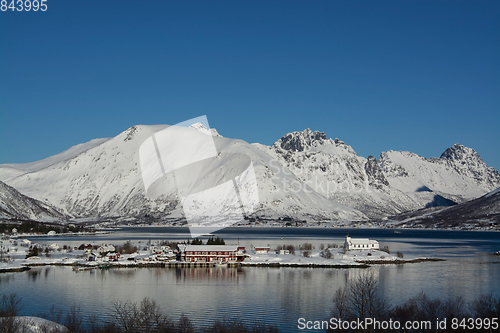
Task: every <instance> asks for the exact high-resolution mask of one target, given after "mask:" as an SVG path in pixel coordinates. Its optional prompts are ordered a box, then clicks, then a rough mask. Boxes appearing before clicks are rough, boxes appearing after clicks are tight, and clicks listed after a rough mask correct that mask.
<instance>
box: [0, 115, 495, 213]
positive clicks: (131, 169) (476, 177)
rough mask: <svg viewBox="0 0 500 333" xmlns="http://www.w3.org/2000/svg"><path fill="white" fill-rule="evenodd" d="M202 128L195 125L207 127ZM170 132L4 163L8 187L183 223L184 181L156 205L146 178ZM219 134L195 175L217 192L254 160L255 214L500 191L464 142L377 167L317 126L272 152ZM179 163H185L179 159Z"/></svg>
mask: <svg viewBox="0 0 500 333" xmlns="http://www.w3.org/2000/svg"><path fill="white" fill-rule="evenodd" d="M195 125H196V124H195ZM199 125H200V126H192V128H193V129H196V130H199V131H206V130H207V128H205V127H204V126H203V125H201V124H199ZM167 127H168V125H156V126H143V125H140V126H133V127H131V128H129V129H127V130H126V131H124V132H122V133H121V134H119V135H117V136H116V137H114V138H110V139H96V140H92V141H90V142H88V143H85V144H81V145H78V146H75V147H73V148H70V149H69V150H67V151H65V152H63V153H61V154H58V155H55V156H52V157H49V158H47V159H45V160H42V161H38V162H33V163H27V164H3V165H0V180H2V181H4V182H5V183H6V184H8V185H10V186H12V187H14V188H15V189H16V190H18V191H19V192H21V193H23V194H24V195H27V196H30V197H32V198H35V199H38V200H43V202H48V203H50V204H51V205H53V206H54V207H56V208H57V209H59V210H60V211H61V212H64V213H65V214H68V215H71V216H72V217H75V218H81V217H87V218H92V219H96V220H99V219H107V218H114V217H120V218H137V219H142V218H144V216H152V217H156V218H165V219H166V218H176V219H182V218H184V216H183V209H182V206H181V205H180V197H179V194H178V190H177V188H176V186H175V184H176V183H177V184H178V183H179V181H183V180H182V179H177V180H175V179H173V178H172V177H166V178H163V180H162V182H161V183H160V185H158V186H161V188H162V194H161V195H160V196H157V197H155V198H150V197H148V196H146V194H145V190H144V183H143V180H142V176H141V163H140V160H139V153H138V151H139V147H140V146H141V144H142V143H143V142H144V141H145V140H146V139H148V138H149V137H150V136H151V135H153V134H154V133H156V132H159V131H161V130H163V129H165V128H167ZM202 127H203V128H202ZM210 132H211V134H212V137H213V141H214V144H215V146H216V148H217V152H218V155H217V157H216V158H215V159H213V161H211V162H210V163H209V164H205V165H204V167H203V168H198V169H196V168H194V169H192V170H190V172H191V173H190V174H189V177H192V179H202V178H203V179H204V182H206V183H208V185H210V184H213V185H214V186H215V185H217V184H218V181H220V177H221V176H220V175H221V168H224V165H226V162H227V159H228V156H232V155H234V154H244V155H246V156H248V157H249V158H250V159H251V161H252V163H253V168H254V170H255V175H256V179H257V187H258V192H259V193H258V194H259V203H258V205H257V209H256V212H255V213H254V214H253V215H255V216H259V217H268V218H278V217H285V216H288V217H292V218H295V219H300V220H307V221H313V220H314V221H315V220H362V219H368V218H379V217H384V216H388V215H393V214H397V213H401V212H404V211H409V210H415V209H419V208H423V207H425V206H426V205H429V204H430V203H432V202H433V200H434V198H435V197H436V195H439V196H441V197H443V198H446V199H449V200H453V201H455V202H458V203H460V202H464V201H467V200H471V199H474V198H477V197H479V196H481V195H484V194H486V193H488V192H490V191H491V190H493V189H495V188H497V187H499V186H500V175H499V173H498V172H497V171H496V170H495V169H493V168H489V167H488V166H487V165H486V164H485V163H484V162H483V161H482V159H481V157H480V156H479V155H478V154H477V153H476V152H475V151H474V150H472V149H470V148H466V147H463V146H461V145H458V144H457V145H454V146H453V147H451V148H448V149H447V150H446V151H445V152H444V153H443V155H442V156H441V157H440V158H430V159H426V158H423V157H421V156H418V155H416V154H413V153H410V152H394V151H389V152H384V153H382V154H381V155H380V158H379V159H378V160H377V159H376V158H374V157H373V156H369V157H368V159H366V158H364V157H361V156H358V155H357V154H356V152H355V151H354V150H353V149H352V147H350V146H349V145H347V144H346V143H344V142H342V141H340V140H338V139H335V140H333V139H329V138H327V136H326V134H325V133H322V132H318V131H315V132H313V131H311V130H309V129H306V130H304V131H302V132H293V133H289V134H287V135H285V136H283V137H282V138H281V139H279V140H278V141H276V142H275V143H274V144H273V145H272V146H265V145H261V144H258V143H254V144H249V143H247V142H244V141H242V140H238V139H229V138H224V137H222V136H220V135H219V134H218V133H217V131H216V130H214V129H211V130H210ZM172 144H175V143H172ZM173 158H176V156H173ZM177 158H184V157H183V156H182V155H181V154H180V153H179V156H177ZM186 181H187V182H189V181H191V178H190V179H187V180H186Z"/></svg>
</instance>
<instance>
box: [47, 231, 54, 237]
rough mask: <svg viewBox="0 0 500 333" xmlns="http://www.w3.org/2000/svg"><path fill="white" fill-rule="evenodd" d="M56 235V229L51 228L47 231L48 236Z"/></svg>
mask: <svg viewBox="0 0 500 333" xmlns="http://www.w3.org/2000/svg"><path fill="white" fill-rule="evenodd" d="M55 235H56V232H55V231H54V230H50V231H49V232H48V233H47V236H55Z"/></svg>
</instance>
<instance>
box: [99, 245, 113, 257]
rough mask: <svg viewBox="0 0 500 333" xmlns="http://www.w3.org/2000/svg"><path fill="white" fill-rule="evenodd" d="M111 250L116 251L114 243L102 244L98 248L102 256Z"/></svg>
mask: <svg viewBox="0 0 500 333" xmlns="http://www.w3.org/2000/svg"><path fill="white" fill-rule="evenodd" d="M109 252H115V247H114V246H113V245H102V246H99V247H98V248H97V253H99V254H100V255H101V256H102V255H104V254H106V253H109Z"/></svg>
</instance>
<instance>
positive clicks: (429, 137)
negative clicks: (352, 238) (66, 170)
mask: <svg viewBox="0 0 500 333" xmlns="http://www.w3.org/2000/svg"><path fill="white" fill-rule="evenodd" d="M47 3H48V10H47V11H46V12H11V11H6V12H0V163H21V162H30V161H35V160H39V159H42V158H45V157H48V156H50V155H53V154H56V153H59V152H61V151H63V150H65V149H67V148H69V147H71V146H73V145H75V144H78V143H82V142H86V141H89V140H91V139H94V138H98V137H111V136H115V135H117V134H119V133H120V132H122V131H124V130H126V129H127V128H128V127H130V126H132V125H136V124H175V123H178V122H181V121H184V120H186V119H189V118H193V117H196V116H199V115H207V117H208V120H209V122H210V125H211V126H212V127H215V128H217V130H218V131H219V132H220V133H221V134H222V135H223V136H226V137H234V138H240V139H243V140H245V141H248V142H260V143H263V144H267V145H270V144H272V143H273V142H274V141H276V140H277V139H279V138H280V137H281V136H282V135H284V134H286V133H288V132H291V131H300V130H303V129H305V128H310V129H312V130H320V131H323V132H326V134H327V136H328V137H332V138H339V139H341V140H343V141H345V142H346V143H347V144H349V145H351V146H352V147H353V148H354V150H355V151H356V152H357V153H358V154H359V155H362V156H365V157H367V156H368V155H374V156H376V157H378V156H379V154H380V152H382V151H386V150H390V149H392V150H409V151H413V152H415V153H417V154H420V155H422V156H425V157H438V156H439V155H440V154H441V153H442V152H443V151H444V150H445V149H446V148H447V147H449V146H451V145H453V144H454V143H457V142H458V143H461V144H463V145H466V146H469V147H472V148H474V149H475V150H476V151H478V152H479V153H480V154H481V156H482V157H483V159H484V160H485V162H486V163H488V164H489V165H490V166H493V167H495V168H496V169H500V153H499V152H500V134H499V128H500V2H499V1H400V0H398V1H241V0H238V1H236V0H233V1H187V0H184V1H166V0H161V1H155V0H149V1H127V0H121V1H111V0H107V1H91V0H86V1H78V0H72V1H66V0H64V1H63V0H48V1H47Z"/></svg>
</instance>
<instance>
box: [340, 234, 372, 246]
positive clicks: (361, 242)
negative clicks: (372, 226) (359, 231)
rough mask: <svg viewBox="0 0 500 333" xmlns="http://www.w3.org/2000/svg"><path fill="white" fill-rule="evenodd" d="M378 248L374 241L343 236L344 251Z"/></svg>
mask: <svg viewBox="0 0 500 333" xmlns="http://www.w3.org/2000/svg"><path fill="white" fill-rule="evenodd" d="M379 248H380V246H379V244H378V242H377V241H376V240H372V239H368V238H351V236H349V234H347V235H346V236H345V241H344V249H346V250H378V249H379Z"/></svg>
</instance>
